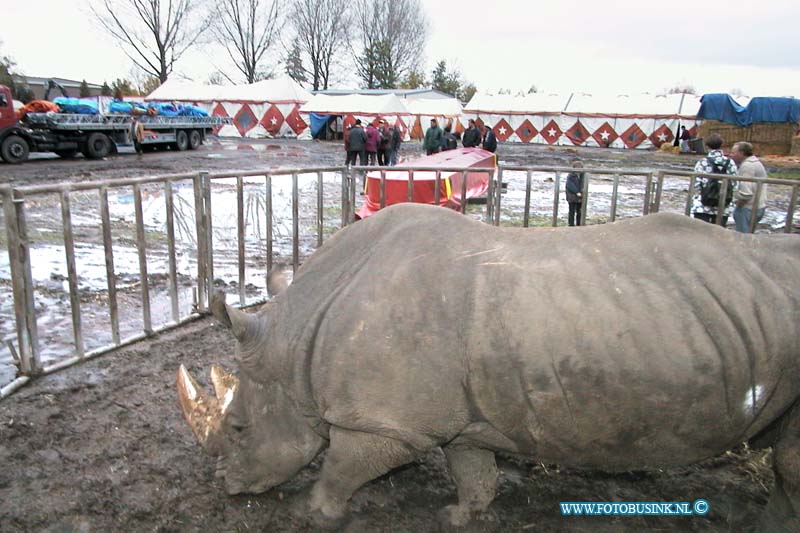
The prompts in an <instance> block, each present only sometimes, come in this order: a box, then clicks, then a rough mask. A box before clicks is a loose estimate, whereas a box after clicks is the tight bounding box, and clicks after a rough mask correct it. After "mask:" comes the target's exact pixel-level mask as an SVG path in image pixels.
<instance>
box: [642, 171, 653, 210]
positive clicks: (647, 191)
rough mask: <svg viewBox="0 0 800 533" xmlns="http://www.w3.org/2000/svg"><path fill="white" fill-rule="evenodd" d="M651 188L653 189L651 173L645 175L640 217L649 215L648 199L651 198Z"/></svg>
mask: <svg viewBox="0 0 800 533" xmlns="http://www.w3.org/2000/svg"><path fill="white" fill-rule="evenodd" d="M652 188H653V174H652V172H651V173H649V174H646V175H645V182H644V205H643V206H642V215H649V214H650V197H651V196H652Z"/></svg>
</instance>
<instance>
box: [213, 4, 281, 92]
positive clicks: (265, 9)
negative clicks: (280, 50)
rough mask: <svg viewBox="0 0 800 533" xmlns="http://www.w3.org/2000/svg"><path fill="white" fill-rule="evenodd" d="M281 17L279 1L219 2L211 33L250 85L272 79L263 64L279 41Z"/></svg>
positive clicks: (215, 9)
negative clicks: (266, 56)
mask: <svg viewBox="0 0 800 533" xmlns="http://www.w3.org/2000/svg"><path fill="white" fill-rule="evenodd" d="M279 16H280V2H279V0H217V4H216V7H215V8H214V23H213V25H212V26H211V27H212V32H213V34H214V37H215V38H216V40H217V42H219V43H220V44H221V45H222V46H223V47H224V48H225V50H226V51H227V52H228V56H229V57H230V58H231V61H232V62H233V64H234V65H235V66H236V69H237V70H238V71H239V72H241V73H242V75H243V76H244V79H245V80H246V81H247V83H254V82H256V81H259V80H262V79H265V78H268V77H270V74H271V71H265V70H264V69H263V68H261V63H262V60H263V59H264V55H265V54H266V53H267V52H268V51H269V50H270V48H272V47H273V45H274V44H275V43H276V42H277V34H278V28H279V22H278V21H279Z"/></svg>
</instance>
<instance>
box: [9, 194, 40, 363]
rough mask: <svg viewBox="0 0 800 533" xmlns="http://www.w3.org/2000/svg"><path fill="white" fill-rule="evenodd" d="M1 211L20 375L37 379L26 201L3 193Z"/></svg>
mask: <svg viewBox="0 0 800 533" xmlns="http://www.w3.org/2000/svg"><path fill="white" fill-rule="evenodd" d="M3 210H4V215H5V222H6V234H7V236H8V262H9V265H10V266H11V283H12V290H13V294H14V315H15V318H16V326H17V343H18V344H19V360H20V361H19V363H20V368H19V370H20V373H21V374H24V375H36V374H38V373H40V372H41V370H42V365H41V361H40V360H39V334H38V330H37V327H36V313H35V311H34V306H33V279H32V276H31V255H30V245H29V243H28V234H27V227H26V224H25V199H24V198H23V197H22V196H21V195H19V194H18V193H17V191H15V190H11V189H7V190H4V191H3Z"/></svg>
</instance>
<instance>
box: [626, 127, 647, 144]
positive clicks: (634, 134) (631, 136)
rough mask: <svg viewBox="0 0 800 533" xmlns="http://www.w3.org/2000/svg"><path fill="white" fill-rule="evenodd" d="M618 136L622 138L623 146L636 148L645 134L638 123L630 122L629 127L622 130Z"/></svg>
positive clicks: (645, 136) (644, 137) (642, 140)
mask: <svg viewBox="0 0 800 533" xmlns="http://www.w3.org/2000/svg"><path fill="white" fill-rule="evenodd" d="M620 137H621V138H622V142H623V143H625V146H627V147H628V148H636V147H637V146H639V145H640V144H642V143H643V142H644V140H645V139H646V138H647V135H645V134H644V132H643V131H642V128H640V127H639V126H638V125H636V124H632V125H631V127H630V128H628V129H627V130H625V131H624V132H622V135H620Z"/></svg>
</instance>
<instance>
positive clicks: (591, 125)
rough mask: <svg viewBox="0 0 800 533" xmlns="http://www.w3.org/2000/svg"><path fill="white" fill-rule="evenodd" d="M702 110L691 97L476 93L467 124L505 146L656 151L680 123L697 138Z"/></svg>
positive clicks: (467, 111) (467, 112) (697, 99)
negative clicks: (487, 132) (472, 123)
mask: <svg viewBox="0 0 800 533" xmlns="http://www.w3.org/2000/svg"><path fill="white" fill-rule="evenodd" d="M699 108H700V97H698V96H694V95H690V94H669V95H653V94H648V93H644V94H632V95H614V96H606V95H593V94H588V93H570V94H567V95H560V94H539V93H535V94H529V95H526V96H510V95H487V94H476V95H475V96H474V97H473V98H472V100H470V102H469V103H468V104H467V106H466V107H465V108H464V115H463V117H462V120H464V121H467V120H469V119H475V121H476V122H477V123H478V124H479V125H483V124H484V123H488V124H489V125H490V126H491V127H492V129H493V131H494V132H495V135H497V140H498V141H501V142H503V141H504V142H526V143H536V144H550V145H562V146H563V145H568V146H572V145H574V146H605V147H611V148H651V147H654V146H655V147H658V146H661V144H663V143H665V142H669V143H671V142H672V141H673V139H674V138H675V137H674V136H675V131H676V129H677V128H678V124H681V125H685V126H686V127H687V129H689V130H690V132H691V133H692V134H693V135H694V134H695V133H696V131H697V130H696V125H697V120H696V115H697V110H698V109H699Z"/></svg>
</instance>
